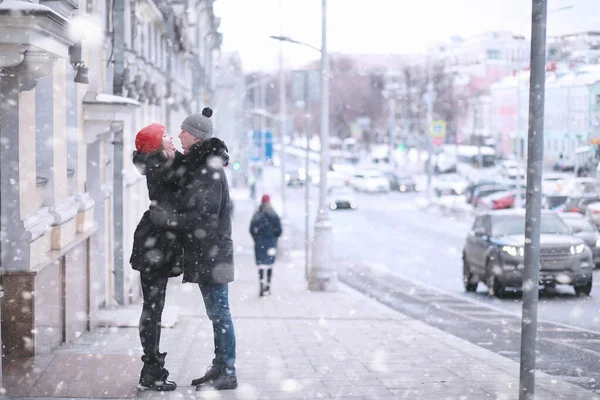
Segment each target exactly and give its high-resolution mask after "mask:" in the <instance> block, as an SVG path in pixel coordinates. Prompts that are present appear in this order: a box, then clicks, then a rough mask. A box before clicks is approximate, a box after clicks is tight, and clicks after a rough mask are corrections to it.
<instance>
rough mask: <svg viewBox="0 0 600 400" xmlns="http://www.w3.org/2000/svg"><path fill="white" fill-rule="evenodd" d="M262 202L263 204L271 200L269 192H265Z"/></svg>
mask: <svg viewBox="0 0 600 400" xmlns="http://www.w3.org/2000/svg"><path fill="white" fill-rule="evenodd" d="M261 202H262V203H263V204H266V203H270V202H271V198H270V197H269V195H268V194H263V197H262V200H261Z"/></svg>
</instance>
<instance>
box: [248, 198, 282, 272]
mask: <svg viewBox="0 0 600 400" xmlns="http://www.w3.org/2000/svg"><path fill="white" fill-rule="evenodd" d="M281 233H282V229H281V220H280V218H279V216H278V215H277V213H276V212H275V210H273V207H271V204H270V203H263V204H261V205H260V207H259V208H258V211H256V213H254V216H253V217H252V221H251V222H250V235H252V238H253V239H254V255H255V258H256V264H257V265H271V264H274V263H275V257H276V254H277V242H278V239H279V237H280V236H281Z"/></svg>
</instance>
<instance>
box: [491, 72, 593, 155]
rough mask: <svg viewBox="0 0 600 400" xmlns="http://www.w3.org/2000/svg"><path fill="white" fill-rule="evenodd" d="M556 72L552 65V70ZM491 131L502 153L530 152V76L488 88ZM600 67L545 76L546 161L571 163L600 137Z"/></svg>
mask: <svg viewBox="0 0 600 400" xmlns="http://www.w3.org/2000/svg"><path fill="white" fill-rule="evenodd" d="M552 69H554V67H552ZM490 93H491V99H492V101H491V102H492V125H493V126H492V130H493V132H495V133H497V134H499V135H500V136H501V137H502V140H501V143H502V147H501V148H502V152H503V153H505V154H514V155H515V156H517V157H518V158H521V159H524V158H525V156H526V152H527V130H528V126H527V121H528V110H529V72H528V71H523V72H520V73H518V74H515V76H510V77H507V78H505V79H503V80H501V81H499V82H498V83H496V84H494V85H492V86H491V88H490ZM599 118H600V65H584V66H580V67H575V68H573V69H571V70H568V69H566V70H565V69H563V68H561V67H560V66H559V67H557V68H556V69H555V70H551V71H548V72H547V75H546V93H545V108H544V162H545V163H546V164H547V165H551V164H554V163H555V162H556V161H557V160H558V158H559V156H560V155H561V154H563V156H564V157H565V158H570V159H571V160H573V157H574V154H575V152H576V150H577V149H578V148H580V147H585V146H589V145H592V144H597V143H598V139H600V125H599Z"/></svg>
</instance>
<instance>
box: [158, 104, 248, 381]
mask: <svg viewBox="0 0 600 400" xmlns="http://www.w3.org/2000/svg"><path fill="white" fill-rule="evenodd" d="M211 115H212V110H211V109H210V108H205V109H204V110H202V114H194V115H190V116H189V117H187V118H186V119H185V120H184V121H183V123H182V124H181V133H180V134H179V138H180V139H181V145H182V147H183V149H184V150H185V156H184V157H183V159H182V160H181V162H180V165H179V166H178V168H177V173H178V174H179V175H180V181H179V184H178V186H179V187H180V188H181V189H180V190H179V191H178V192H177V193H173V194H171V197H172V200H171V201H170V202H163V203H167V204H169V203H170V205H169V206H168V207H162V208H159V207H158V206H155V207H151V215H150V217H151V219H152V222H153V223H154V224H155V225H157V226H158V227H161V228H164V229H169V230H171V231H173V230H175V231H178V232H180V233H181V238H182V242H183V249H184V256H183V281H184V282H190V283H195V284H197V285H198V286H200V291H201V292H202V298H203V299H204V306H205V308H206V314H207V315H208V318H209V319H210V320H211V321H212V325H213V334H214V341H215V358H214V359H213V361H212V365H211V366H210V367H209V368H208V370H207V371H206V373H205V374H204V376H202V377H201V378H198V379H194V380H193V382H192V385H194V386H196V389H197V390H200V389H201V387H202V386H203V385H210V386H212V387H213V388H214V389H216V390H226V389H235V388H236V387H237V377H236V370H235V358H236V354H235V331H234V328H233V321H232V318H231V312H230V310H229V291H228V283H230V282H233V279H234V265H233V241H232V240H231V200H230V198H229V185H228V183H227V177H226V175H225V171H224V170H223V167H224V166H227V164H228V163H229V155H228V154H227V146H226V145H225V143H223V141H222V140H220V139H217V138H213V137H212V135H213V125H212V121H211V120H210V117H211ZM167 208H168V209H167Z"/></svg>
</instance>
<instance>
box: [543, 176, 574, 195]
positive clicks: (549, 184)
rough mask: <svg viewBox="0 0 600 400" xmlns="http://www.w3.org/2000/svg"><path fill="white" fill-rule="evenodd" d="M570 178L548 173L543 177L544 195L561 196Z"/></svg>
mask: <svg viewBox="0 0 600 400" xmlns="http://www.w3.org/2000/svg"><path fill="white" fill-rule="evenodd" d="M569 178H570V176H569V175H566V174H559V173H548V174H544V175H543V176H542V193H544V194H547V195H556V194H559V193H560V192H561V190H562V187H563V185H564V184H565V183H566V182H567V181H568V180H569Z"/></svg>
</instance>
